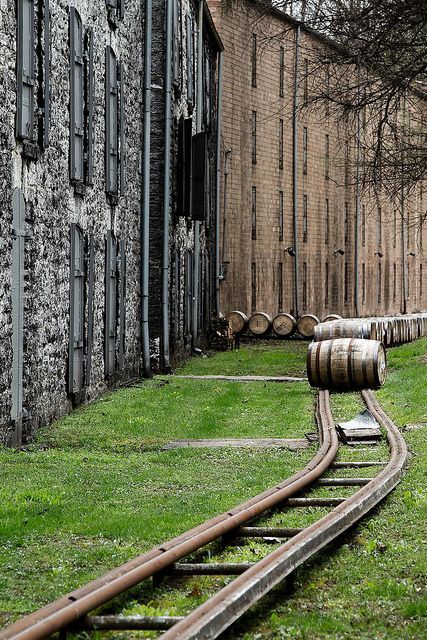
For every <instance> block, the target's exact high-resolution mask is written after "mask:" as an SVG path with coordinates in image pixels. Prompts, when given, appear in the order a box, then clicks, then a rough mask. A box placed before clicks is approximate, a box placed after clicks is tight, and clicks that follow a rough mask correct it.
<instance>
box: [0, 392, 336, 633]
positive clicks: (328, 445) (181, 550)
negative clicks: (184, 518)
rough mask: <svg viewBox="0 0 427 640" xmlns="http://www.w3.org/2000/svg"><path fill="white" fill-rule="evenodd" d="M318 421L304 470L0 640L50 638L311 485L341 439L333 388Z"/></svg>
mask: <svg viewBox="0 0 427 640" xmlns="http://www.w3.org/2000/svg"><path fill="white" fill-rule="evenodd" d="M317 419H318V425H319V438H320V442H321V446H320V448H319V449H318V451H317V453H316V455H315V456H314V457H313V458H312V460H311V461H310V462H309V464H308V465H307V466H306V467H305V468H304V469H302V470H301V471H299V472H297V473H296V474H294V475H293V476H291V477H290V478H287V479H286V480H284V481H283V482H281V483H280V484H278V485H276V486H274V487H271V488H270V489H267V490H266V491H264V492H262V493H260V494H258V495H257V496H255V497H253V498H251V499H249V500H247V501H246V502H244V503H242V504H240V505H238V506H237V507H235V508H234V509H232V510H230V511H228V512H225V513H222V514H220V515H218V516H216V517H214V518H212V519H211V520H208V521H206V522H204V523H203V524H201V525H199V526H197V527H195V528H193V529H191V530H189V531H187V532H185V533H183V534H181V535H179V536H177V537H176V538H173V539H172V540H170V541H168V542H166V543H165V544H163V545H161V546H159V547H156V548H154V549H152V550H151V551H149V552H147V553H144V554H142V555H140V556H138V557H137V558H134V559H133V560H130V561H129V562H127V563H125V564H123V565H121V566H120V567H117V568H116V569H113V570H112V571H110V572H109V573H107V574H105V575H103V576H101V577H100V578H98V579H96V580H94V581H92V582H89V583H88V584H86V585H84V586H82V587H80V588H79V589H77V590H75V591H73V592H71V593H69V594H67V595H66V596H63V597H61V598H59V599H58V600H56V601H54V602H53V603H51V604H49V605H47V606H46V607H44V608H42V609H40V610H38V611H35V612H34V613H31V614H29V615H28V616H25V617H24V618H22V619H20V620H18V621H17V622H15V623H14V624H12V625H10V626H9V627H7V628H6V629H4V630H3V631H1V632H0V640H12V639H13V640H41V639H42V638H47V637H49V636H50V635H52V634H53V633H55V632H57V631H60V630H61V629H64V628H65V627H69V626H70V625H73V624H74V623H76V622H77V621H79V620H81V619H82V618H83V617H84V616H86V614H88V613H89V612H90V611H93V610H94V609H96V608H97V607H99V606H101V605H103V604H105V603H107V602H109V601H110V600H112V599H113V598H115V597H117V596H118V595H121V594H122V593H124V592H125V591H127V590H128V589H130V588H131V587H134V586H135V585H137V584H138V583H140V582H142V581H143V580H145V579H146V578H149V577H150V576H153V575H155V574H157V573H159V572H161V571H164V570H165V569H167V568H168V567H170V566H171V565H172V564H173V563H175V562H177V561H178V560H180V559H182V558H184V557H185V556H187V555H188V554H190V553H192V552H194V551H196V550H198V549H200V548H201V547H203V546H205V545H207V544H209V543H210V542H213V541H214V540H216V539H218V538H220V537H221V536H223V535H224V534H227V533H229V532H231V531H233V530H235V529H236V528H237V527H239V526H241V525H243V524H244V523H246V522H248V521H249V520H252V519H253V518H255V517H256V516H259V515H261V514H262V513H264V512H265V511H267V510H268V509H271V508H272V507H274V506H276V505H278V504H280V503H282V502H283V501H284V500H286V499H287V498H289V497H290V496H292V495H295V494H296V493H298V492H299V491H301V490H302V489H304V488H305V487H307V486H309V485H311V484H312V483H313V482H315V480H317V479H318V478H319V477H320V476H321V475H322V474H323V473H324V471H326V469H327V468H328V467H329V466H330V465H331V463H332V462H333V460H334V458H335V456H336V453H337V450H338V439H337V436H336V433H335V428H334V424H333V420H332V416H331V414H330V410H329V392H328V391H324V390H323V391H320V392H319V395H318V401H317Z"/></svg>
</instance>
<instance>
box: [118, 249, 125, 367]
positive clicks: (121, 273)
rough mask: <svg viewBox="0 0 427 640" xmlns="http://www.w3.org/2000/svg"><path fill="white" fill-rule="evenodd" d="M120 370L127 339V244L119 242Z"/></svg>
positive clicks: (123, 363) (122, 365)
mask: <svg viewBox="0 0 427 640" xmlns="http://www.w3.org/2000/svg"><path fill="white" fill-rule="evenodd" d="M118 285H119V344H118V352H119V363H118V364H119V369H120V370H122V369H123V368H124V365H125V337H126V243H125V241H124V240H123V239H122V240H120V242H119V282H118Z"/></svg>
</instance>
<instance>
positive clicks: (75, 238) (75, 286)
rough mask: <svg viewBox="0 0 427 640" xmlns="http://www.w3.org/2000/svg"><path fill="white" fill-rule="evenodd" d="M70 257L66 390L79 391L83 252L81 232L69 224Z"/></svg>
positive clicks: (81, 385)
mask: <svg viewBox="0 0 427 640" xmlns="http://www.w3.org/2000/svg"><path fill="white" fill-rule="evenodd" d="M70 240H71V259H70V338H69V357H68V392H69V393H79V392H80V391H81V390H82V387H83V333H84V321H83V318H84V315H83V314H84V303H83V292H84V254H83V232H82V230H81V228H80V227H79V226H78V225H77V224H72V225H71V238H70Z"/></svg>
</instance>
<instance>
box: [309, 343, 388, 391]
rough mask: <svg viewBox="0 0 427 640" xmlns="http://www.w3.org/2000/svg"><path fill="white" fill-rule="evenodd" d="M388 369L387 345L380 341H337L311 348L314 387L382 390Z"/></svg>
mask: <svg viewBox="0 0 427 640" xmlns="http://www.w3.org/2000/svg"><path fill="white" fill-rule="evenodd" d="M386 368H387V367H386V355H385V349H384V345H383V344H382V342H379V341H378V340H364V339H359V338H337V339H336V340H323V341H321V342H312V343H311V344H310V345H309V347H308V354H307V376H308V380H309V383H310V385H311V386H312V387H320V388H321V389H337V390H356V389H378V388H379V387H381V386H382V385H383V384H384V381H385V377H386Z"/></svg>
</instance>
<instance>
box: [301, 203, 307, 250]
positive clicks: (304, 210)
mask: <svg viewBox="0 0 427 640" xmlns="http://www.w3.org/2000/svg"><path fill="white" fill-rule="evenodd" d="M307 237H308V204H307V195H306V194H304V195H303V197H302V241H303V242H307Z"/></svg>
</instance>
